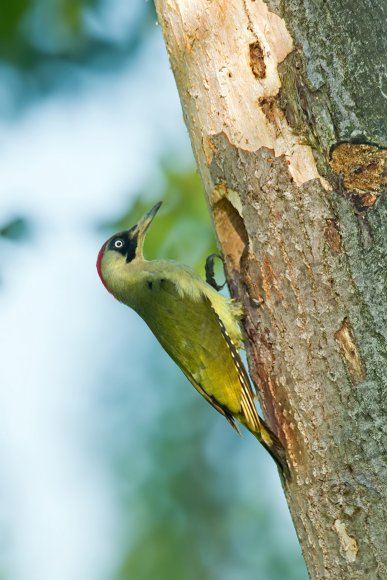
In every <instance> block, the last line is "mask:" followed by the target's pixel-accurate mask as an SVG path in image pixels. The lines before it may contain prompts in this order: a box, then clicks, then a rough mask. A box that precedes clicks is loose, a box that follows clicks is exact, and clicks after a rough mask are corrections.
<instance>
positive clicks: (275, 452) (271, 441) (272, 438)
mask: <svg viewBox="0 0 387 580" xmlns="http://www.w3.org/2000/svg"><path fill="white" fill-rule="evenodd" d="M252 433H253V435H254V436H255V437H256V438H257V439H258V441H259V442H260V443H261V444H262V445H263V446H264V448H265V449H266V451H267V452H268V453H269V454H270V455H271V456H272V458H273V459H274V461H275V462H276V464H277V466H278V467H279V469H280V472H281V475H282V476H283V477H284V479H290V469H289V464H288V461H287V456H286V451H285V448H284V446H283V445H282V443H281V441H280V440H279V438H278V437H277V435H275V434H274V433H273V431H272V430H271V429H270V427H269V426H268V425H267V423H265V421H263V419H261V418H260V430H259V431H258V430H257V431H252Z"/></svg>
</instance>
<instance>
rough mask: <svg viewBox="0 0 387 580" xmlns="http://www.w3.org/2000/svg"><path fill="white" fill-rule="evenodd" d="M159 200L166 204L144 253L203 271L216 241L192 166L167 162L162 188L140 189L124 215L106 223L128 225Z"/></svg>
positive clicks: (114, 227)
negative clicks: (179, 166) (178, 166)
mask: <svg viewBox="0 0 387 580" xmlns="http://www.w3.org/2000/svg"><path fill="white" fill-rule="evenodd" d="M160 200H162V201H163V205H162V207H161V209H160V211H159V213H158V214H157V216H156V218H155V220H154V222H153V223H152V226H151V229H150V230H149V234H148V236H147V238H146V240H145V248H144V252H145V255H146V256H147V257H148V258H152V259H153V258H168V259H170V260H177V261H179V262H184V263H186V264H189V265H190V266H192V267H194V268H196V269H197V270H198V271H199V272H200V273H201V274H203V271H204V263H205V259H206V257H207V256H208V255H209V254H211V253H213V252H216V241H215V236H214V232H213V228H212V224H211V220H210V216H209V211H208V207H207V205H206V201H205V196H204V192H203V188H202V185H201V182H200V179H199V176H198V174H197V173H196V171H194V170H192V169H189V170H181V171H179V170H178V169H172V168H171V167H170V165H167V164H164V165H163V187H162V189H161V191H159V192H157V194H152V196H150V195H149V194H148V193H145V192H141V193H139V194H138V195H137V196H136V198H135V200H134V202H132V203H131V204H130V207H129V209H128V211H127V212H126V213H125V214H124V215H123V216H122V217H121V218H119V219H118V220H116V221H114V222H111V223H108V224H105V225H104V226H103V227H104V228H106V229H108V230H109V231H110V232H116V231H120V230H125V229H129V228H130V227H131V226H132V225H134V224H135V223H136V222H137V221H138V220H139V218H140V217H141V216H142V215H143V214H144V213H145V212H146V211H148V210H149V209H150V208H151V207H152V205H154V204H155V203H157V202H158V201H160Z"/></svg>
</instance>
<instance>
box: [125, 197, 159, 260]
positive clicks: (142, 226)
mask: <svg viewBox="0 0 387 580" xmlns="http://www.w3.org/2000/svg"><path fill="white" fill-rule="evenodd" d="M161 204H162V202H161V201H159V203H156V205H154V206H153V207H152V209H150V210H149V211H148V212H147V213H146V214H145V215H143V216H142V218H141V219H140V221H138V222H137V224H136V225H135V226H134V228H132V230H134V232H135V236H136V237H137V248H138V249H139V250H140V251H142V246H143V243H144V238H145V234H146V232H147V230H148V228H149V226H150V225H151V223H152V221H153V218H154V217H155V215H156V214H157V212H158V211H159V209H160V207H161Z"/></svg>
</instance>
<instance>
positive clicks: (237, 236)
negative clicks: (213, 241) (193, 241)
mask: <svg viewBox="0 0 387 580" xmlns="http://www.w3.org/2000/svg"><path fill="white" fill-rule="evenodd" d="M214 221H215V228H216V231H217V233H218V237H219V242H220V245H221V246H222V248H223V252H224V258H225V260H226V263H227V265H228V266H229V267H231V270H232V271H238V272H239V270H240V262H241V258H242V255H243V252H244V250H245V248H246V246H247V245H248V236H247V232H246V229H245V226H244V223H243V220H242V218H241V216H240V215H239V213H238V212H237V210H236V209H235V208H234V206H233V205H232V204H231V203H230V202H229V200H228V199H226V198H225V197H224V198H222V199H221V200H219V201H218V202H217V203H216V204H215V205H214Z"/></svg>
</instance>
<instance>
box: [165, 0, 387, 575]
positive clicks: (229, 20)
mask: <svg viewBox="0 0 387 580" xmlns="http://www.w3.org/2000/svg"><path fill="white" fill-rule="evenodd" d="M383 4H384V0H380V1H377V0H374V2H372V3H371V2H367V1H366V0H364V1H363V2H362V1H360V2H350V1H349V0H298V1H296V0H287V1H286V2H281V1H280V0H268V2H267V3H264V2H263V1H262V0H229V1H225V0H212V1H209V0H156V6H157V11H158V16H159V20H160V23H161V25H162V28H163V33H164V37H165V41H166V45H167V49H168V52H169V56H170V60H171V64H172V69H173V72H174V74H175V78H176V83H177V86H178V90H179V93H180V98H181V102H182V107H183V111H184V118H185V121H186V124H187V127H188V130H189V133H190V137H191V141H192V145H193V150H194V153H195V156H196V160H197V163H198V167H199V171H200V174H201V176H202V179H203V182H204V185H205V189H206V193H207V196H208V201H209V205H210V208H211V211H212V214H213V219H214V224H215V228H216V232H217V236H218V240H219V244H220V247H221V248H222V252H223V255H224V257H225V262H226V270H227V277H228V281H229V286H230V289H231V292H232V294H233V295H234V296H236V297H238V299H239V300H240V301H241V302H242V303H243V305H244V307H245V311H246V318H245V321H244V326H245V332H246V338H247V341H246V343H247V349H248V359H249V365H250V373H251V376H252V378H253V379H254V381H255V382H256V383H257V385H258V386H259V396H260V400H261V403H262V407H263V409H264V412H265V415H266V418H267V420H268V422H269V424H270V425H271V427H272V429H273V430H274V431H275V432H276V433H278V435H279V437H280V438H281V439H282V441H283V442H284V445H285V447H286V449H287V452H288V456H289V461H290V463H291V470H292V478H291V480H290V481H288V482H287V483H286V484H285V493H286V496H287V499H288V503H289V507H290V510H291V513H292V516H293V520H294V524H295V527H296V530H297V533H298V536H299V539H300V542H301V546H302V549H303V552H304V557H305V560H306V563H307V566H308V569H309V573H310V576H311V577H312V578H332V579H335V580H337V579H340V580H341V579H346V578H351V579H352V578H359V579H360V578H361V579H362V580H363V579H365V578H367V579H368V578H370V579H374V578H387V567H386V561H385V557H386V551H387V549H386V536H385V529H386V521H387V518H386V479H387V478H386V476H387V473H386V461H385V458H386V450H385V443H386V438H385V431H386V429H385V427H386V413H385V411H384V410H383V406H384V398H383V388H384V386H385V383H386V372H385V366H384V365H385V362H386V332H387V321H386V307H385V298H386V259H385V256H386V240H387V235H386V234H387V232H386V226H385V224H386V214H387V212H386V209H387V203H386V196H385V195H383V186H385V185H386V171H385V162H386V155H385V154H386V151H385V150H384V149H383V146H385V145H386V135H385V133H386V131H385V126H383V123H382V119H383V112H384V110H385V102H386V101H385V99H386V93H387V86H386V80H385V79H384V81H383V77H382V67H383V64H384V62H383V61H384V59H385V53H386V50H385V49H384V50H383V47H382V43H383V42H384V38H385V37H386V34H385V30H383V28H384V22H383V14H382V11H383ZM383 82H384V83H385V84H384V85H383Z"/></svg>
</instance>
